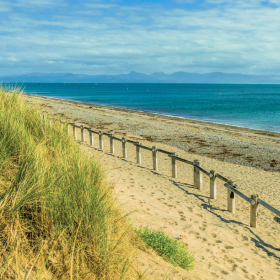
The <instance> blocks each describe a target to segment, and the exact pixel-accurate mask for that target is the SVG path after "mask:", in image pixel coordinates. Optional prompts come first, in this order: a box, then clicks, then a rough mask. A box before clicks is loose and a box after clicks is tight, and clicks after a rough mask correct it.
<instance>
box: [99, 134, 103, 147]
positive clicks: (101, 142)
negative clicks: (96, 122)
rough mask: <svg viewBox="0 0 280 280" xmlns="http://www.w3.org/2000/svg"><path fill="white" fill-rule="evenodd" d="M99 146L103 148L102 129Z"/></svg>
mask: <svg viewBox="0 0 280 280" xmlns="http://www.w3.org/2000/svg"><path fill="white" fill-rule="evenodd" d="M99 148H100V150H103V133H102V131H101V130H100V131H99Z"/></svg>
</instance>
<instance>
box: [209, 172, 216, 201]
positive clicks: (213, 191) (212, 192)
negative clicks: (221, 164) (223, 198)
mask: <svg viewBox="0 0 280 280" xmlns="http://www.w3.org/2000/svg"><path fill="white" fill-rule="evenodd" d="M210 173H211V174H212V177H211V178H210V198H211V199H217V181H216V172H215V170H210Z"/></svg>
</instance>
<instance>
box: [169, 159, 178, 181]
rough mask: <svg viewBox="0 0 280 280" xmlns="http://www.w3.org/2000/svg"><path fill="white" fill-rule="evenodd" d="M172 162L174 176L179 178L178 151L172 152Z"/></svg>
mask: <svg viewBox="0 0 280 280" xmlns="http://www.w3.org/2000/svg"><path fill="white" fill-rule="evenodd" d="M170 156H171V164H172V177H173V178H177V161H176V156H177V154H176V153H171V155H170Z"/></svg>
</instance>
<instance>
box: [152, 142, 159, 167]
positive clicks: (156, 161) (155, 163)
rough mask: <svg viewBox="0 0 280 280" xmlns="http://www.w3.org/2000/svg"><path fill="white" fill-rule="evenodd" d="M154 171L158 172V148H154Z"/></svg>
mask: <svg viewBox="0 0 280 280" xmlns="http://www.w3.org/2000/svg"><path fill="white" fill-rule="evenodd" d="M152 153H153V169H154V170H156V171H158V159H157V146H153V151H152Z"/></svg>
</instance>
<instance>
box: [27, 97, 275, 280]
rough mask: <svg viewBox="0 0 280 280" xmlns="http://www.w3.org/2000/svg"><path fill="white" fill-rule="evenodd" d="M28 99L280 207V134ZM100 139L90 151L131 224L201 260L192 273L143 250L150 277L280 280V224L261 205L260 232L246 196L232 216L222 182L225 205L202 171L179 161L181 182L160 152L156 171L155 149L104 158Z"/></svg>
mask: <svg viewBox="0 0 280 280" xmlns="http://www.w3.org/2000/svg"><path fill="white" fill-rule="evenodd" d="M25 98H27V100H28V101H29V102H36V103H39V105H40V106H41V107H42V110H43V111H46V112H47V111H48V112H50V113H51V114H53V115H58V116H61V117H65V118H66V119H68V120H69V121H70V122H75V123H76V124H83V125H85V126H87V127H91V128H92V129H94V130H102V131H104V132H107V133H112V134H114V135H116V136H118V137H126V138H128V139H131V140H134V141H136V140H137V141H139V142H141V143H142V144H143V145H146V146H149V147H152V146H155V145H156V146H157V147H159V148H162V149H165V150H168V151H171V152H176V153H177V154H178V155H179V156H181V157H182V158H185V159H188V160H191V161H193V160H194V159H199V160H201V161H202V166H203V168H205V169H206V170H208V171H209V170H211V169H214V170H216V171H217V172H219V173H220V174H222V175H223V176H225V177H227V178H229V179H232V180H235V182H236V183H237V184H238V185H239V186H240V191H241V192H243V193H244V194H246V195H247V196H249V197H250V195H252V194H254V193H255V194H258V195H259V197H261V198H262V199H263V200H265V201H266V202H268V203H269V204H271V205H273V206H274V207H276V208H278V209H280V194H279V187H280V172H279V171H280V160H279V158H280V134H279V133H273V132H267V131H260V130H250V129H246V128H239V127H233V126H227V125H220V124H214V123H208V122H201V121H194V120H187V119H180V118H175V117H168V116H161V115H156V114H151V113H145V112H137V111H131V110H124V109H118V108H111V107H106V106H97V105H91V104H84V103H76V102H71V101H63V100H57V99H53V98H45V97H36V96H29V95H25ZM70 131H71V133H72V130H70ZM78 135H80V134H78ZM94 137H95V139H94V140H95V145H94V147H92V146H90V145H89V138H88V133H86V142H85V144H82V147H83V149H84V150H85V152H88V153H93V154H94V155H95V156H96V158H98V159H99V160H100V162H101V164H102V166H103V168H104V171H105V172H106V174H107V178H108V180H109V182H110V183H111V184H112V186H113V188H114V193H115V195H116V199H117V201H118V203H119V204H120V206H121V208H122V209H123V211H124V213H130V215H129V219H130V223H131V224H132V225H133V226H140V225H142V226H149V227H151V228H155V229H162V230H163V231H165V232H166V233H168V234H170V235H171V236H172V237H174V238H177V239H179V240H181V241H182V242H184V243H185V244H186V246H187V247H188V248H189V250H190V251H191V252H192V253H193V255H194V257H195V259H196V263H195V269H194V270H193V271H191V272H186V271H184V270H183V269H180V268H177V267H176V268H174V267H173V266H172V265H170V264H168V263H166V262H165V261H164V260H163V259H162V258H160V257H159V256H156V255H155V254H152V255H151V254H148V253H144V252H140V251H139V256H138V261H137V262H136V263H135V269H137V270H139V271H142V272H144V271H146V273H145V275H146V276H147V277H149V278H150V279H232V280H236V279H280V240H279V230H280V224H277V223H276V222H274V221H273V217H274V216H275V215H274V214H273V213H272V212H270V211H269V210H267V209H265V208H264V207H262V206H260V210H259V214H258V221H259V227H258V228H250V227H249V221H250V220H249V219H250V205H249V203H247V202H245V201H244V200H242V199H241V198H239V197H237V198H236V213H235V214H233V213H230V212H228V211H227V200H226V198H227V190H226V188H225V187H224V186H223V182H222V181H220V180H218V183H217V199H216V200H212V199H211V200H210V199H209V185H210V183H209V178H208V177H206V176H203V189H202V190H201V191H199V190H197V189H195V188H194V187H193V167H192V166H190V165H186V164H183V163H178V178H176V179H174V178H172V177H171V159H170V158H169V157H168V156H167V155H164V154H159V159H158V160H159V170H158V171H153V170H152V155H151V152H150V151H146V150H142V164H141V165H139V164H136V163H135V162H136V153H135V146H134V145H132V144H128V159H127V160H125V159H123V158H122V153H121V143H120V142H116V143H115V153H114V154H111V153H110V149H109V147H110V146H109V139H108V138H107V137H104V150H103V151H100V150H99V149H98V138H97V136H96V135H95V136H94Z"/></svg>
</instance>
